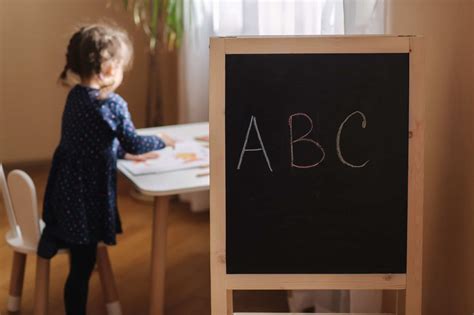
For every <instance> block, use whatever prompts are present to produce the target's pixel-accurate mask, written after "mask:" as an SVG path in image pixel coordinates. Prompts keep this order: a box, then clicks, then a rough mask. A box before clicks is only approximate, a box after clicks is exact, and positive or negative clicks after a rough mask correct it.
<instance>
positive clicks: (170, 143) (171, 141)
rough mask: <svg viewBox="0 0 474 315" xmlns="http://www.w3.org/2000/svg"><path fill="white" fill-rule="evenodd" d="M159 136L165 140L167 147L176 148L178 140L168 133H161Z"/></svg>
mask: <svg viewBox="0 0 474 315" xmlns="http://www.w3.org/2000/svg"><path fill="white" fill-rule="evenodd" d="M158 137H160V139H161V140H163V142H164V143H165V144H166V146H167V147H172V148H174V146H175V145H176V140H174V139H173V138H171V137H170V136H168V135H167V134H166V133H161V134H159V135H158Z"/></svg>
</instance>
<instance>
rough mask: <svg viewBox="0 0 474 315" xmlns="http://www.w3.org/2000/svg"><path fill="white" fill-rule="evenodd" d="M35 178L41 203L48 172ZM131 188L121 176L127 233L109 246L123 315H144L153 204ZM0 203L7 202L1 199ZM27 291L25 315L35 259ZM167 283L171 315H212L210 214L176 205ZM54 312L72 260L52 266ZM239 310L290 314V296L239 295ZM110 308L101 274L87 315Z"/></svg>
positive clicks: (1, 270) (1, 285)
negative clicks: (138, 197) (106, 304)
mask: <svg viewBox="0 0 474 315" xmlns="http://www.w3.org/2000/svg"><path fill="white" fill-rule="evenodd" d="M26 171H27V172H28V173H29V174H30V176H32V178H33V180H34V182H35V184H36V187H37V190H38V198H39V199H40V200H39V204H40V205H41V204H42V197H43V193H44V188H45V182H46V178H47V171H48V169H47V168H45V167H35V168H29V169H26ZM130 189H131V187H130V185H129V184H128V182H127V181H126V180H125V179H124V178H123V177H121V176H120V178H119V207H120V212H121V216H122V221H123V227H124V231H125V232H124V234H123V235H121V236H120V237H119V240H118V245H117V246H114V247H111V248H110V255H111V260H112V265H113V268H114V273H115V277H116V280H117V285H118V289H119V294H120V299H121V302H122V307H123V311H124V315H128V314H134V315H145V314H146V313H147V309H148V308H147V305H148V286H149V281H148V280H149V265H150V241H151V221H152V207H151V204H147V203H143V202H138V201H136V200H134V199H132V198H131V197H130V195H129V191H130ZM0 201H2V200H1V199H0ZM7 228H8V227H7V222H6V216H5V210H4V206H3V202H0V313H2V314H5V313H6V311H5V310H6V297H7V294H8V283H9V276H10V268H11V266H10V265H11V259H12V251H11V250H10V249H9V248H8V247H7V245H6V244H5V242H4V241H3V236H4V235H5V233H6V231H7ZM28 259H29V260H28V262H27V271H26V277H25V287H24V293H23V300H22V312H21V313H20V314H23V315H26V314H32V305H33V303H32V297H33V288H34V282H33V280H34V256H30V257H28ZM167 260H168V264H167V279H166V314H167V315H191V314H193V315H195V314H197V315H207V314H210V272H209V213H208V212H204V213H192V212H191V211H190V210H189V206H188V205H187V204H185V203H181V202H179V201H177V200H176V201H174V202H173V204H172V211H171V213H170V224H169V227H168V255H167ZM51 268H52V269H51V287H50V312H49V315H63V314H64V311H63V299H62V295H63V285H64V281H65V279H66V276H67V272H68V265H67V259H66V257H64V256H56V257H55V258H54V259H53V260H52V264H51ZM234 305H235V310H236V311H240V312H249V311H252V312H254V311H255V312H257V311H267V312H284V311H287V304H286V295H285V293H284V292H280V291H266V292H255V291H254V292H237V293H236V294H235V295H234ZM103 314H105V308H104V304H103V297H102V292H101V288H100V283H99V277H98V274H97V272H94V274H93V276H92V280H91V285H90V292H89V303H88V315H103Z"/></svg>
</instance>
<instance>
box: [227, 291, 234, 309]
mask: <svg viewBox="0 0 474 315" xmlns="http://www.w3.org/2000/svg"><path fill="white" fill-rule="evenodd" d="M233 314H234V294H233V291H232V290H227V315H233Z"/></svg>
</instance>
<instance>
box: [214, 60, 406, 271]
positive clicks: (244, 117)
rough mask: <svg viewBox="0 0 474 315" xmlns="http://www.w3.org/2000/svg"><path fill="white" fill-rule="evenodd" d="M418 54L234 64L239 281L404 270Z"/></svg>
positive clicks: (231, 169)
mask: <svg viewBox="0 0 474 315" xmlns="http://www.w3.org/2000/svg"><path fill="white" fill-rule="evenodd" d="M408 87H409V54H405V53H376V54H236V55H226V57H225V95H226V97H225V123H226V125H225V130H223V131H222V132H225V141H226V147H225V152H226V264H227V273H229V274H306V273H308V274H329V273H330V274H354V273H355V274H358V273H363V274H371V273H405V272H406V257H407V181H408V112H409V106H408V103H409V102H408V97H409V91H408Z"/></svg>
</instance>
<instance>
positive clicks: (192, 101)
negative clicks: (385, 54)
mask: <svg viewBox="0 0 474 315" xmlns="http://www.w3.org/2000/svg"><path fill="white" fill-rule="evenodd" d="M185 6H186V8H185V15H186V16H185V21H186V23H187V24H188V25H186V29H187V32H186V33H185V36H184V39H183V45H182V49H181V56H180V57H181V58H180V87H179V90H180V104H179V112H180V120H181V122H195V121H207V120H208V95H207V91H208V86H207V82H208V67H209V55H208V54H209V36H230V35H321V34H324V35H329V34H383V33H384V13H385V12H384V1H383V0H190V1H185Z"/></svg>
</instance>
